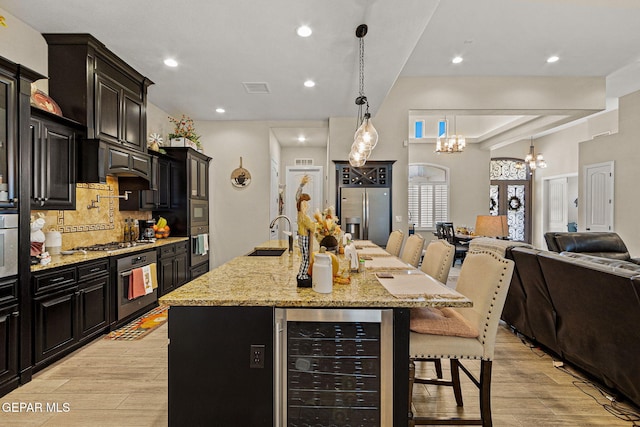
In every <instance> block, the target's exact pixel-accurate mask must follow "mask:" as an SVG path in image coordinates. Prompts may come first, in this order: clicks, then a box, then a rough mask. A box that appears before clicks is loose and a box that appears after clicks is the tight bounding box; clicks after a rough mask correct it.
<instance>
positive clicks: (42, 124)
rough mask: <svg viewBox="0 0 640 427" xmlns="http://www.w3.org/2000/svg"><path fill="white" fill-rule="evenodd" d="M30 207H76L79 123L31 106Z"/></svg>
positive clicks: (80, 129)
mask: <svg viewBox="0 0 640 427" xmlns="http://www.w3.org/2000/svg"><path fill="white" fill-rule="evenodd" d="M30 129H31V150H32V158H31V161H32V169H31V170H32V171H33V174H32V180H31V208H32V209H36V210H46V209H55V210H64V209H71V210H73V209H75V208H76V168H75V162H76V142H77V140H78V139H80V138H81V137H82V136H83V133H82V128H81V125H80V124H78V123H74V122H72V121H70V120H66V119H64V118H61V117H58V116H55V115H53V114H49V113H47V112H44V111H42V110H39V109H37V108H32V109H31V124H30Z"/></svg>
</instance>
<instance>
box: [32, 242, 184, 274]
mask: <svg viewBox="0 0 640 427" xmlns="http://www.w3.org/2000/svg"><path fill="white" fill-rule="evenodd" d="M188 239H189V238H188V237H167V238H166V239H158V240H156V241H155V243H144V244H138V245H136V246H132V247H129V248H122V249H116V250H113V251H87V253H86V254H83V253H82V252H77V253H74V254H73V255H62V254H60V255H51V262H50V263H49V264H47V265H40V264H36V265H32V266H31V272H32V273H33V272H36V271H43V270H48V269H51V268H57V267H65V266H68V265H73V264H79V263H81V262H86V261H94V260H98V259H101V258H107V257H110V256H119V255H124V254H128V253H132V252H140V251H145V250H149V249H155V248H157V247H159V246H163V245H169V244H171V243H177V242H182V241H185V240H188Z"/></svg>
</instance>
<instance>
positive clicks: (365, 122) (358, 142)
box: [349, 24, 378, 167]
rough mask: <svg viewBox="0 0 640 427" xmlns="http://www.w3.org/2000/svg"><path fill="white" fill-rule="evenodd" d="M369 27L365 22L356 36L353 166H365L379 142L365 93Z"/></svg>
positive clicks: (350, 160)
mask: <svg viewBox="0 0 640 427" xmlns="http://www.w3.org/2000/svg"><path fill="white" fill-rule="evenodd" d="M367 31H368V27H367V26H366V25H365V24H362V25H359V26H358V28H356V37H357V38H358V40H359V47H360V49H359V65H360V67H359V81H358V83H359V85H358V97H357V98H356V105H357V106H358V122H357V125H358V129H357V130H356V133H355V135H354V137H353V144H352V145H351V152H350V153H349V163H350V164H351V166H354V167H360V166H363V165H364V164H365V163H366V161H367V159H368V158H369V156H370V155H371V152H372V151H373V149H374V148H375V146H376V144H377V143H378V131H376V128H375V127H373V123H371V114H369V102H368V101H367V97H366V96H365V94H364V36H366V35H367Z"/></svg>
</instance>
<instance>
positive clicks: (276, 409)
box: [169, 306, 409, 427]
mask: <svg viewBox="0 0 640 427" xmlns="http://www.w3.org/2000/svg"><path fill="white" fill-rule="evenodd" d="M408 323H409V310H408V309H400V308H396V309H331V308H304V309H276V308H273V307H183V306H172V307H171V309H170V310H169V340H170V344H169V425H170V426H180V425H185V423H186V424H188V425H214V424H215V425H221V426H222V425H225V426H226V425H251V426H278V427H281V426H291V427H295V426H319V425H322V426H334V425H335V426H352V427H355V426H363V427H364V426H366V427H373V426H391V425H407V421H408V420H407V413H408V407H407V399H408V376H409V373H408V366H409V363H408V352H409V348H408V347H409V346H408V342H409V341H408V335H409V333H408V331H409V324H408Z"/></svg>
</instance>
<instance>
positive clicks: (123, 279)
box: [116, 251, 158, 321]
mask: <svg viewBox="0 0 640 427" xmlns="http://www.w3.org/2000/svg"><path fill="white" fill-rule="evenodd" d="M156 260H157V256H156V251H147V252H138V253H136V254H133V255H128V256H124V257H121V258H118V259H117V260H116V274H117V276H116V277H117V288H116V297H117V301H118V305H117V315H118V321H120V320H122V319H125V318H127V317H128V316H130V315H132V314H134V313H136V312H137V311H140V310H142V309H143V308H145V307H148V306H150V305H152V304H154V303H155V302H157V301H158V289H154V290H153V292H151V293H150V294H146V295H143V296H139V297H137V298H133V299H129V282H130V277H131V274H132V272H133V270H134V269H136V268H142V267H144V266H147V265H151V264H155V263H156ZM152 271H153V270H152Z"/></svg>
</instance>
